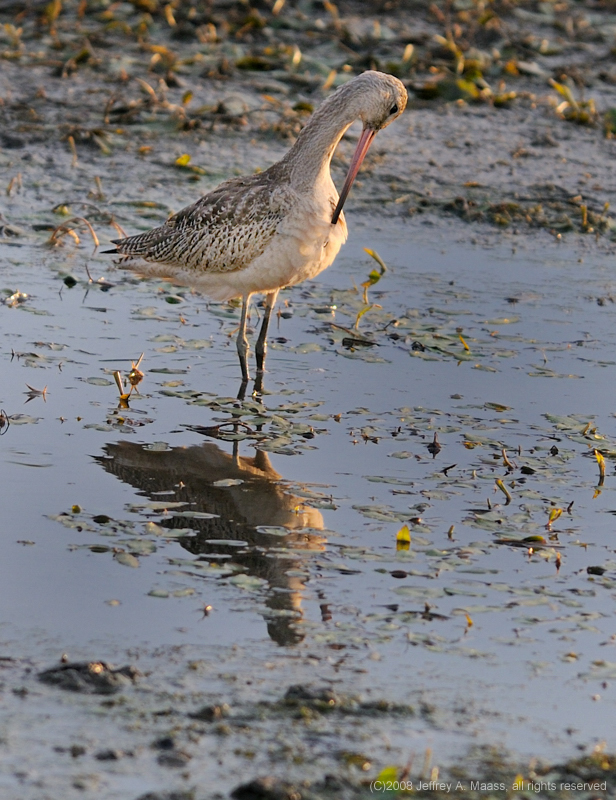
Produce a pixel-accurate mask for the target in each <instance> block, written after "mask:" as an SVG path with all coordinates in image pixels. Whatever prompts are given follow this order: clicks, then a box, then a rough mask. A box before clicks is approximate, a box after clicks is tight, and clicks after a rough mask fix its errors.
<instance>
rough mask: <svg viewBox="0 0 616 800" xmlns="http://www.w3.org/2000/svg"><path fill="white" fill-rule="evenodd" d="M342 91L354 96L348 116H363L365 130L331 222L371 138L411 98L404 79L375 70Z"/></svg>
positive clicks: (342, 202) (339, 208)
mask: <svg viewBox="0 0 616 800" xmlns="http://www.w3.org/2000/svg"><path fill="white" fill-rule="evenodd" d="M339 92H340V93H341V95H342V93H345V92H348V94H349V97H350V98H352V99H351V101H350V102H349V106H350V108H349V112H350V113H349V115H350V116H354V117H355V119H360V120H361V121H362V123H363V125H364V129H363V131H362V133H361V136H360V137H359V141H358V142H357V147H356V148H355V153H354V154H353V158H352V159H351V164H350V166H349V171H348V173H347V176H346V180H345V182H344V186H343V187H342V190H341V192H340V198H339V200H338V204H337V206H336V209H335V211H334V214H333V216H332V225H335V224H336V223H337V222H338V218H339V216H340V213H341V211H342V206H343V205H344V201H345V200H346V198H347V195H348V193H349V191H350V190H351V186H352V185H353V181H354V180H355V177H356V175H357V173H358V172H359V168H360V166H361V163H362V161H363V160H364V157H365V155H366V153H367V152H368V148H369V147H370V144H371V143H372V140H373V139H374V137H375V136H376V134H377V133H378V131H380V130H382V129H383V128H386V127H387V126H388V125H389V124H390V123H391V122H393V121H394V120H395V119H396V117H399V116H400V114H402V112H403V111H404V109H405V108H406V103H407V100H408V95H407V93H406V89H405V88H404V84H403V83H402V82H401V81H399V80H398V79H397V78H394V76H393V75H386V74H385V73H384V72H376V71H374V70H369V71H368V72H363V73H362V74H361V75H358V76H357V78H354V79H353V80H352V81H349V82H348V83H347V84H346V85H345V86H344V87H342V88H341V89H339Z"/></svg>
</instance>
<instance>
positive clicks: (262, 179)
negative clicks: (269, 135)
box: [114, 170, 294, 272]
mask: <svg viewBox="0 0 616 800" xmlns="http://www.w3.org/2000/svg"><path fill="white" fill-rule="evenodd" d="M269 172H270V170H267V171H266V172H263V173H261V174H258V175H251V176H249V177H246V178H233V179H231V180H229V181H226V182H225V183H222V184H221V185H220V186H218V187H217V188H216V189H214V190H213V191H212V192H210V193H209V194H206V195H205V196H204V197H202V198H201V199H200V200H197V202H196V203H193V205H191V206H187V207H186V208H184V209H182V210H181V211H178V213H177V214H174V215H173V216H172V217H169V219H168V220H167V221H166V222H165V223H164V225H161V226H160V227H158V228H154V229H153V230H151V231H147V232H146V233H141V234H138V235H137V236H129V237H128V238H127V239H117V240H114V244H115V245H117V250H116V251H114V252H117V253H119V254H121V255H125V256H129V257H132V258H142V259H145V260H146V261H154V262H157V263H161V264H169V265H170V266H176V267H179V268H182V269H185V270H187V271H189V270H191V269H192V270H195V271H197V272H232V271H234V270H241V269H243V268H244V267H246V266H248V265H249V264H250V263H251V262H252V261H254V259H255V258H257V257H258V256H260V255H261V254H262V253H263V251H264V250H265V248H266V247H267V245H268V244H269V242H270V240H271V239H272V237H273V236H274V234H275V233H276V230H277V228H278V225H279V224H280V222H281V221H282V220H283V219H284V217H285V215H286V214H287V213H288V211H289V208H290V206H291V205H292V204H293V200H294V195H293V193H292V190H291V189H290V188H288V184H287V183H286V182H285V181H283V182H282V183H281V181H280V180H277V179H276V176H275V175H269V174H268V173H269Z"/></svg>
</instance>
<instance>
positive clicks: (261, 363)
mask: <svg viewBox="0 0 616 800" xmlns="http://www.w3.org/2000/svg"><path fill="white" fill-rule="evenodd" d="M277 297H278V289H276V291H274V292H270V293H269V294H268V295H267V296H266V298H265V313H264V314H263V322H262V323H261V330H260V331H259V338H258V339H257V345H256V347H255V355H256V357H257V376H259V374H261V375H263V373H264V372H265V354H266V353H267V328H268V326H269V321H270V317H271V315H272V308H273V307H274V304H275V303H276V298H277Z"/></svg>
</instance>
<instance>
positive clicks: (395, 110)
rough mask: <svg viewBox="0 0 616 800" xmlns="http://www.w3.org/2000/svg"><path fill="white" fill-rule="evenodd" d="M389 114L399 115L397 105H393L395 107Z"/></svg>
mask: <svg viewBox="0 0 616 800" xmlns="http://www.w3.org/2000/svg"><path fill="white" fill-rule="evenodd" d="M389 113H390V115H391V114H397V113H398V106H396V105H393V106H392V107H391V108H390V109H389Z"/></svg>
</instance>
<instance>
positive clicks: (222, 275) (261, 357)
mask: <svg viewBox="0 0 616 800" xmlns="http://www.w3.org/2000/svg"><path fill="white" fill-rule="evenodd" d="M406 102H407V94H406V89H405V88H404V86H403V84H402V83H401V82H400V81H399V80H398V79H397V78H394V77H392V76H391V75H385V74H384V73H382V72H374V71H369V72H364V73H363V74H362V75H359V76H358V77H356V78H354V79H353V80H350V81H349V82H348V83H345V84H344V85H343V86H341V87H340V88H339V89H338V90H337V91H336V92H334V93H333V94H332V95H331V96H330V97H328V98H327V100H325V101H324V102H323V103H322V104H321V106H320V107H319V108H318V109H317V111H316V112H315V113H314V114H313V115H312V117H311V118H310V120H309V121H308V124H307V125H306V127H305V128H304V129H303V130H302V132H301V133H300V134H299V136H298V138H297V141H296V142H295V144H294V145H293V147H292V148H291V149H290V150H289V152H288V153H287V154H286V156H285V157H284V158H283V159H282V160H281V161H279V162H278V163H277V164H274V165H273V166H271V167H269V169H266V170H265V171H264V172H261V173H258V174H256V175H250V176H248V177H244V178H232V179H231V180H228V181H225V183H222V184H221V185H220V186H219V187H218V188H217V189H214V190H213V191H212V192H210V193H209V194H206V195H205V196H204V197H202V198H201V199H200V200H197V202H196V203H193V205H190V206H187V207H186V208H184V209H183V210H182V211H179V212H178V213H177V214H174V215H173V216H172V217H170V218H169V219H168V220H167V221H166V222H165V223H164V225H161V226H160V227H158V228H154V229H153V230H151V231H148V232H147V233H141V234H138V235H137V236H129V237H128V238H126V239H116V240H114V241H113V244H115V245H117V247H116V249H115V250H108V251H107V252H110V253H119V254H120V255H123V256H128V257H129V258H131V259H132V258H138V259H139V260H140V261H141V260H142V261H145V264H144V265H143V266H142V265H141V264H139V265H138V266H136V267H135V269H136V271H138V272H140V273H141V274H143V275H146V276H158V277H168V278H171V279H172V280H174V281H175V282H177V283H182V284H186V285H188V286H193V287H195V288H196V289H199V290H201V291H203V292H205V293H206V294H208V295H210V296H211V297H213V298H215V299H217V300H230V299H231V298H233V297H241V298H242V314H241V320H240V327H239V333H238V337H237V351H238V354H239V357H240V365H241V368H242V381H243V383H242V385H243V386H245V385H246V383H247V382H248V380H249V372H248V363H247V358H246V356H247V353H248V340H247V339H246V315H247V312H248V303H249V301H250V296H251V295H252V294H255V293H265V294H266V300H265V313H264V317H263V322H262V325H261V330H260V331H259V336H258V339H257V344H256V347H255V354H256V360H257V379H258V383H259V384H260V379H261V378H262V375H263V369H264V363H265V352H266V348H267V343H266V337H267V328H268V324H269V319H270V315H271V311H272V307H273V305H274V303H275V302H276V297H277V295H278V292H279V290H280V289H281V288H282V287H283V286H291V285H293V284H295V283H300V282H301V281H304V280H307V279H309V278H314V276H315V275H318V274H319V272H322V271H323V270H324V269H326V268H327V267H329V265H330V264H331V263H332V262H333V260H334V259H335V257H336V255H337V254H338V251H339V250H340V248H341V246H342V245H343V244H344V242H345V241H346V238H347V226H346V222H345V220H344V215H343V213H342V206H343V205H344V201H345V200H346V198H347V195H348V193H349V191H350V189H351V185H352V184H353V181H354V180H355V176H356V175H357V172H358V171H359V168H360V166H361V163H362V161H363V159H364V156H365V155H366V153H367V152H368V147H369V146H370V143H371V142H372V140H373V138H374V136H375V135H376V133H377V132H378V131H379V130H381V129H382V128H384V127H385V126H386V125H389V123H390V122H393V120H394V119H395V118H396V117H397V116H398V115H399V114H401V113H402V112H403V111H404V108H405V106H406ZM357 119H360V120H361V121H362V122H363V126H364V127H363V131H362V133H361V135H360V137H359V141H358V143H357V147H356V149H355V153H354V155H353V158H352V159H351V164H350V167H349V171H348V174H347V176H346V180H345V182H344V185H343V187H342V191H341V193H340V196H338V192H337V191H336V187H335V186H334V182H333V181H332V178H331V174H330V169H329V167H330V162H331V159H332V156H333V154H334V150H335V149H336V147H337V145H338V142H339V141H340V139H341V138H342V136H343V135H344V133H345V131H346V130H347V128H349V127H350V125H351V124H352V123H353V122H355V120H357Z"/></svg>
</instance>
